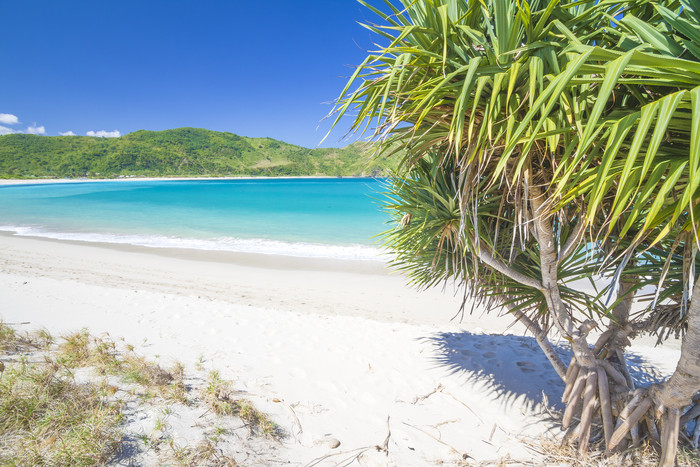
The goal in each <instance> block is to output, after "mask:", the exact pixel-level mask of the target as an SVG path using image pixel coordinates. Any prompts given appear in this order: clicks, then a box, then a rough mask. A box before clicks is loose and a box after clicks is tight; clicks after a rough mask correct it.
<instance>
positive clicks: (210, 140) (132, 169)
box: [0, 128, 394, 178]
mask: <svg viewBox="0 0 700 467" xmlns="http://www.w3.org/2000/svg"><path fill="white" fill-rule="evenodd" d="M371 156H372V153H371V151H370V150H368V149H367V148H366V146H365V145H362V144H360V143H355V144H351V145H349V146H346V147H344V148H320V149H307V148H304V147H301V146H295V145H293V144H288V143H285V142H282V141H277V140H274V139H271V138H247V137H244V136H238V135H235V134H233V133H226V132H224V133H222V132H217V131H210V130H204V129H200V128H178V129H174V130H165V131H145V130H140V131H136V132H134V133H129V134H127V135H124V136H120V137H118V138H96V137H91V136H36V135H25V134H11V135H4V136H0V178H53V177H56V178H76V177H88V178H114V177H127V176H137V177H207V176H209V177H216V176H242V175H251V176H292V175H331V176H378V175H383V174H385V173H386V172H387V169H389V168H390V167H392V166H393V164H394V161H393V160H392V161H387V160H386V159H384V158H374V157H371Z"/></svg>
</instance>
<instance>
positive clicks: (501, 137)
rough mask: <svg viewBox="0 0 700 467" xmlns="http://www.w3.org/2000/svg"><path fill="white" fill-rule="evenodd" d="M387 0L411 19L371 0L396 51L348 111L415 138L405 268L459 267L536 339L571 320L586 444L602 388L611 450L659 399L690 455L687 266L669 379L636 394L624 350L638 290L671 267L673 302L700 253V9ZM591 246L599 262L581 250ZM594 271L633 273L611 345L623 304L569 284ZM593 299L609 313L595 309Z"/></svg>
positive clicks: (372, 73)
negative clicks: (604, 326)
mask: <svg viewBox="0 0 700 467" xmlns="http://www.w3.org/2000/svg"><path fill="white" fill-rule="evenodd" d="M361 3H365V2H361ZM386 4H387V7H388V8H390V9H392V11H393V14H390V15H388V14H384V13H382V12H381V11H379V10H376V9H374V8H373V7H371V6H370V5H367V6H368V7H369V8H371V9H373V10H374V11H375V12H377V13H378V14H379V15H380V17H381V18H382V19H383V20H384V21H385V22H386V25H382V26H378V25H370V26H368V27H369V28H370V29H371V30H373V31H374V32H375V33H377V34H378V35H380V36H383V37H384V38H385V40H387V41H388V45H385V46H382V47H380V50H379V52H377V53H376V54H372V55H370V56H369V57H368V58H367V60H366V61H365V62H364V63H363V64H362V65H361V66H360V67H358V68H357V71H356V72H355V74H354V75H353V76H352V78H351V79H350V81H349V83H348V86H347V87H346V89H345V90H344V91H343V93H342V97H341V100H340V101H339V104H338V107H337V112H338V118H340V116H342V115H343V114H345V113H348V112H350V111H356V112H357V113H356V117H355V125H354V127H353V129H354V130H355V131H361V130H362V129H363V128H365V129H366V128H369V127H370V126H372V125H373V126H372V128H371V131H372V134H373V136H375V137H378V138H379V139H381V140H383V141H384V142H385V143H386V144H385V146H384V147H385V148H387V149H386V150H388V151H392V150H393V149H392V148H401V149H403V150H405V156H404V159H403V164H402V167H403V169H404V170H405V172H404V173H403V174H401V175H399V176H398V177H397V178H396V179H395V180H394V186H395V191H394V195H395V202H394V204H393V205H392V206H391V209H393V210H394V211H396V212H397V216H398V217H397V220H402V221H403V222H402V225H403V228H400V229H397V230H395V231H394V233H392V234H390V236H389V243H390V245H391V246H393V247H394V249H395V250H396V251H397V253H398V254H397V263H399V264H400V265H402V266H403V267H404V268H406V269H408V270H409V271H410V272H411V273H412V274H413V278H414V280H416V281H417V282H419V283H421V284H431V283H433V282H435V281H439V280H441V279H444V278H445V277H450V276H453V277H457V278H458V279H459V280H463V281H464V282H465V283H466V284H467V285H468V286H469V291H470V293H472V294H475V295H476V296H478V297H480V298H486V299H496V300H498V301H499V303H500V304H502V305H504V306H506V307H507V308H508V309H510V310H511V311H512V312H513V313H514V314H515V315H516V317H518V318H520V319H521V320H524V321H525V322H526V323H529V326H528V327H529V328H530V329H531V330H533V331H534V332H535V334H536V335H539V336H540V337H546V332H547V330H548V329H549V326H553V327H555V328H556V329H557V331H558V332H559V333H560V334H561V335H562V336H563V337H564V338H566V339H567V340H568V341H569V342H570V343H571V346H572V349H573V351H574V359H573V361H572V363H571V364H570V365H569V367H568V369H567V371H566V373H564V371H563V369H564V366H563V365H562V364H561V362H559V363H557V361H556V358H553V357H550V360H551V361H552V363H553V364H554V366H555V368H557V370H558V372H559V373H560V375H561V376H562V377H563V378H564V379H565V380H566V382H567V388H566V391H565V394H564V400H565V402H566V403H567V410H566V412H565V415H564V425H565V426H567V425H568V424H569V423H570V421H571V419H572V417H573V415H574V414H575V412H577V411H578V410H579V409H580V406H581V407H582V408H581V409H580V410H581V423H580V424H579V425H578V426H577V430H578V432H577V434H578V442H579V449H580V451H581V452H582V453H584V452H585V451H586V450H587V447H588V438H589V431H590V426H591V419H592V417H593V412H594V407H595V406H596V403H595V401H596V398H600V404H599V405H600V414H601V417H602V420H603V425H604V429H605V440H606V444H607V446H608V448H610V449H612V448H614V447H616V446H618V445H619V444H620V443H621V441H622V440H623V439H624V438H625V437H631V441H632V442H633V443H634V442H635V441H636V438H635V436H636V430H637V428H636V427H637V421H639V420H641V417H642V416H645V415H648V414H647V412H648V409H650V408H651V407H652V406H654V405H655V404H656V405H657V406H658V405H663V407H662V408H663V410H661V412H663V414H664V415H663V418H664V422H663V430H662V435H661V436H662V438H663V439H662V440H661V441H662V445H663V446H664V453H665V455H664V457H663V463H665V464H668V463H669V462H671V463H672V462H673V457H674V456H675V445H676V440H677V436H678V429H677V426H678V423H679V422H678V421H679V418H680V413H681V410H682V409H683V408H684V407H685V406H687V405H688V404H690V403H691V399H692V397H693V395H694V394H695V393H696V392H697V391H698V389H700V362H698V358H700V357H698V352H697V348H700V342H699V341H698V338H699V334H700V287H694V288H692V287H691V286H692V281H690V280H685V281H684V287H685V295H683V294H681V299H680V300H679V302H678V303H679V305H680V307H675V308H673V307H671V308H672V310H671V312H670V314H671V315H673V314H674V313H675V314H677V315H678V314H680V313H679V312H680V311H683V312H684V313H685V315H684V318H683V319H682V320H679V319H677V320H676V324H681V323H683V325H684V326H686V328H687V333H686V335H685V337H684V344H683V350H682V358H681V361H680V362H679V367H678V370H677V371H676V373H675V374H674V376H673V377H672V378H671V379H670V380H669V381H668V382H667V383H665V384H664V385H663V386H661V387H659V388H652V389H651V390H649V391H648V392H645V393H639V392H637V393H632V389H633V381H631V378H630V377H629V375H628V374H627V373H626V371H625V370H626V368H625V365H624V357H623V356H622V348H624V344H625V343H626V342H627V338H628V336H629V335H631V334H633V333H634V332H635V331H636V330H638V328H639V320H637V321H636V322H635V321H634V320H631V319H630V316H629V307H630V303H631V301H632V300H634V287H632V286H631V284H632V283H633V282H635V281H638V280H639V279H640V278H644V280H647V281H655V283H656V284H657V285H658V287H659V289H660V291H661V292H660V294H659V295H660V296H663V297H668V298H670V297H671V296H673V293H671V292H669V290H670V289H668V287H669V286H670V285H671V282H673V281H671V282H669V281H666V286H665V285H664V283H665V282H664V280H663V277H664V276H666V277H669V276H668V271H670V270H671V269H674V268H672V267H671V265H676V266H678V265H677V261H676V262H674V258H676V257H677V255H675V256H674V254H673V253H674V251H677V250H679V249H680V250H682V251H685V252H686V254H685V257H686V258H688V257H690V260H686V261H684V262H683V263H682V264H681V265H679V266H678V267H676V268H675V269H674V270H680V271H681V274H682V276H683V277H686V278H689V277H691V276H692V274H690V272H691V269H690V268H691V265H694V263H695V262H694V254H695V252H696V251H697V248H695V247H694V245H697V244H698V241H697V232H696V231H697V227H696V226H697V222H696V221H695V219H696V218H697V217H698V216H700V212H697V211H696V210H697V205H698V204H699V203H700V196H699V195H698V190H697V189H698V185H700V172H699V171H698V170H699V168H700V129H699V127H700V87H698V86H700V59H699V58H698V57H699V56H700V53H699V52H700V51H699V50H698V47H697V46H696V44H698V43H700V41H698V40H697V39H698V38H700V26H699V25H700V21H698V15H697V12H696V11H694V10H693V8H692V5H691V4H690V3H689V1H688V0H681V1H677V0H675V1H672V0H669V1H661V2H653V3H652V2H650V1H647V0H620V1H612V0H600V1H598V2H594V1H591V2H571V3H565V2H563V1H560V0H551V1H545V0H540V1H538V0H533V1H531V2H529V3H528V2H526V1H524V0H523V1H522V2H517V3H516V2H511V1H508V0H484V1H469V0H425V1H421V2H416V1H408V0H404V1H402V6H401V9H399V8H397V7H396V6H394V5H393V4H392V3H390V2H389V1H388V0H387V1H386ZM357 82H359V86H358V87H357V88H356V89H354V90H352V86H353V85H354V84H356V83H357ZM669 239H670V240H669ZM669 241H670V242H671V243H672V244H673V248H672V250H673V251H671V254H668V255H666V256H667V258H668V260H666V258H664V265H663V267H658V268H655V269H654V268H649V270H648V271H646V272H643V273H640V272H639V267H641V266H642V265H647V266H648V265H649V258H648V257H647V258H646V262H644V258H643V255H642V253H641V252H642V251H649V249H650V248H654V247H656V248H658V247H659V246H660V245H662V244H664V242H665V243H666V244H668V243H669ZM584 244H585V245H586V246H585V247H584ZM584 250H585V251H586V255H587V257H588V258H589V259H591V258H592V261H593V262H592V263H591V262H590V261H589V262H588V263H586V262H583V261H581V259H582V258H583V256H582V255H581V252H582V251H584ZM628 266H629V268H628ZM684 266H685V267H684ZM592 267H595V268H597V269H599V270H605V269H606V268H607V269H609V270H610V269H612V270H614V271H616V274H615V277H616V278H621V284H622V285H621V294H620V295H621V298H620V299H619V300H618V301H617V302H616V304H615V306H613V307H612V308H611V309H610V310H609V312H608V313H607V316H611V317H612V318H613V319H612V320H611V325H610V329H608V331H606V333H604V334H603V336H602V338H601V339H600V340H599V341H598V342H597V343H596V345H594V346H593V348H591V347H590V346H589V344H588V341H587V334H588V332H589V331H590V330H591V328H592V327H593V326H595V325H596V321H600V318H601V317H602V316H603V312H602V309H603V307H601V306H600V305H599V304H598V301H597V300H596V298H597V297H589V296H586V295H585V294H582V293H580V292H576V291H573V290H572V289H570V288H568V287H567V286H566V281H567V279H569V278H571V277H577V276H581V275H584V274H589V273H590V271H591V268H592ZM635 268H637V269H635ZM679 268H680V269H679ZM635 271H636V272H635ZM654 271H656V274H655V273H654ZM682 282H683V281H682ZM675 284H676V285H675V286H676V287H677V282H676V283H675ZM698 285H700V284H698ZM691 290H692V291H693V292H695V294H692V295H691V294H690V291H691ZM696 295H697V296H696ZM683 296H684V297H685V298H683ZM659 304H662V305H663V306H666V307H668V303H665V302H663V303H662V302H660V301H659V300H655V305H656V310H657V312H658V310H659V308H658V305H659ZM681 308H682V310H681ZM573 310H579V311H582V312H584V313H587V314H588V315H589V316H590V317H591V318H595V320H586V321H584V322H583V323H581V322H578V321H577V320H576V319H575V318H574V316H575V314H574V313H573ZM674 310H675V311H674ZM649 322H653V321H649V320H647V324H648V323H649ZM635 325H637V326H636V327H635ZM543 329H544V330H543ZM538 341H540V342H541V344H542V343H543V342H545V341H546V338H545V339H540V338H538ZM543 348H546V345H543ZM597 394H599V395H597ZM611 395H612V396H613V397H612V398H611ZM581 402H582V404H581ZM627 402H629V403H627ZM616 407H617V408H616ZM692 410H694V409H691V412H692ZM693 413H694V412H693ZM689 414H690V413H689ZM689 414H686V415H689ZM613 415H617V416H618V419H619V423H618V425H619V426H618V428H617V429H616V430H614V429H613V428H614V425H613ZM648 419H649V420H650V424H649V430H650V434H651V435H652V436H653V435H654V431H655V430H656V425H655V424H654V423H651V421H653V417H651V416H649V417H648ZM652 426H653V428H652ZM630 432H631V436H628V433H630ZM674 438H675V439H674Z"/></svg>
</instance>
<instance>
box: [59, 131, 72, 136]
mask: <svg viewBox="0 0 700 467" xmlns="http://www.w3.org/2000/svg"><path fill="white" fill-rule="evenodd" d="M58 134H59V135H61V136H76V134H75V133H73V132H72V131H70V130H69V131H59V132H58Z"/></svg>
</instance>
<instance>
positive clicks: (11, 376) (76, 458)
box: [0, 323, 122, 466]
mask: <svg viewBox="0 0 700 467" xmlns="http://www.w3.org/2000/svg"><path fill="white" fill-rule="evenodd" d="M45 334H46V333H45ZM0 336H2V337H0V339H2V341H1V342H2V350H3V356H10V355H12V354H13V353H17V352H24V351H26V350H28V349H41V348H45V347H46V345H47V342H50V341H52V339H48V336H47V335H43V336H42V335H40V334H37V335H35V336H30V335H26V334H25V335H23V336H18V334H17V333H16V332H15V331H14V330H12V329H11V328H9V327H8V326H6V325H5V324H2V323H0ZM3 367H4V371H3V372H2V374H1V375H0V464H2V465H56V466H64V465H65V466H69V465H71V466H72V465H94V464H103V463H105V462H106V461H107V460H108V459H109V458H110V457H111V456H112V455H113V454H114V453H115V452H116V450H117V447H118V445H119V442H120V441H121V437H122V435H121V433H120V431H119V429H118V427H119V425H120V423H121V421H122V415H121V413H120V406H119V404H118V403H116V402H107V401H105V400H104V398H103V397H102V395H101V393H100V390H99V387H98V386H96V385H94V384H78V383H76V382H75V380H74V379H73V376H72V374H71V373H70V372H69V371H66V369H65V368H64V367H62V366H61V365H59V364H57V363H56V362H55V361H53V360H51V359H50V358H45V359H43V360H40V361H38V362H28V361H27V359H26V358H25V357H24V356H22V357H21V358H20V359H19V361H11V362H8V364H7V365H5V364H3Z"/></svg>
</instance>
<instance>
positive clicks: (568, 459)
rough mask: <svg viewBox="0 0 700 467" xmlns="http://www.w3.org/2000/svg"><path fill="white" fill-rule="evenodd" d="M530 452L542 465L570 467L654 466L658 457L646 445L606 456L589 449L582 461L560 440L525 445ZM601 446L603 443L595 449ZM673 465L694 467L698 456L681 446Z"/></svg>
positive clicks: (600, 451)
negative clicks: (533, 452) (533, 453)
mask: <svg viewBox="0 0 700 467" xmlns="http://www.w3.org/2000/svg"><path fill="white" fill-rule="evenodd" d="M528 444H529V447H530V449H532V450H533V451H535V452H537V453H539V454H540V455H542V458H543V463H544V464H545V465H567V466H571V467H656V466H657V465H658V463H659V454H658V452H657V451H656V450H655V449H654V447H653V446H652V445H651V444H650V443H649V442H645V443H643V444H642V446H640V447H639V448H638V449H632V450H627V451H622V452H616V453H613V454H611V455H606V454H605V452H604V451H603V450H602V449H597V450H595V449H594V450H591V451H590V452H589V453H588V456H587V457H586V458H585V459H582V458H581V457H580V456H579V455H578V452H577V449H576V447H575V446H573V445H570V444H569V445H562V444H561V442H560V441H556V440H552V439H545V440H540V441H539V442H538V443H537V444H533V443H528ZM598 447H599V448H602V447H604V446H603V445H602V443H601V444H600V445H599V446H598ZM676 465H678V466H688V467H690V466H697V465H700V457H698V453H697V452H695V451H692V450H689V449H687V448H685V447H683V446H680V447H679V449H678V454H677V455H676Z"/></svg>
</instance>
